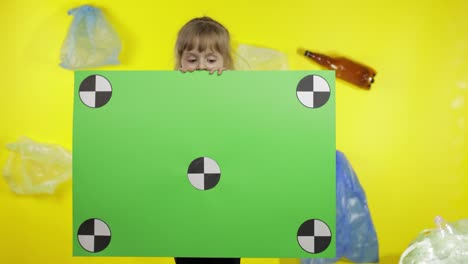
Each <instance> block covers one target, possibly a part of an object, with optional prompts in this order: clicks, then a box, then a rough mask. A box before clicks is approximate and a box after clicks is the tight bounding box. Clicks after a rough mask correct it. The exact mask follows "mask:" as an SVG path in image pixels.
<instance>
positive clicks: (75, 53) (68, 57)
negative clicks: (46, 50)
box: [60, 5, 122, 69]
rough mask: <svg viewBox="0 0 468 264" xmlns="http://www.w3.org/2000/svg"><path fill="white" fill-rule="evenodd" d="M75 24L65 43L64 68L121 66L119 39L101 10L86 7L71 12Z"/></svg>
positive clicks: (62, 55) (63, 50) (62, 57)
mask: <svg viewBox="0 0 468 264" xmlns="http://www.w3.org/2000/svg"><path fill="white" fill-rule="evenodd" d="M68 14H69V15H72V16H73V21H72V24H71V26H70V28H69V31H68V34H67V37H66V39H65V41H64V43H63V46H62V50H61V54H60V59H61V64H60V66H62V67H63V68H66V69H80V68H95V67H99V66H104V65H116V64H119V63H120V62H119V59H118V56H119V54H120V51H121V49H122V48H121V46H122V45H121V42H120V39H119V37H118V35H117V33H116V32H115V30H114V29H113V28H112V26H111V25H110V24H109V22H108V21H107V20H106V18H105V17H104V15H103V14H102V12H101V10H99V9H97V8H95V7H92V6H89V5H84V6H81V7H78V8H75V9H71V10H70V11H68Z"/></svg>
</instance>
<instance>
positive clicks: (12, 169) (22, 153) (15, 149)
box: [3, 137, 72, 194]
mask: <svg viewBox="0 0 468 264" xmlns="http://www.w3.org/2000/svg"><path fill="white" fill-rule="evenodd" d="M6 147H7V149H8V150H9V151H10V155H9V158H8V160H7V163H6V165H5V167H4V170H3V176H4V178H5V180H6V182H7V183H8V185H9V186H10V188H11V190H12V191H14V192H15V193H17V194H53V193H54V192H55V189H56V187H57V186H58V185H59V184H61V183H63V182H65V181H66V180H68V179H70V178H71V175H72V155H71V152H70V151H68V150H66V149H64V148H63V147H61V146H59V145H56V144H43V143H38V142H35V141H33V140H31V139H29V138H27V137H21V138H20V139H19V140H18V141H17V142H15V143H9V144H7V145H6Z"/></svg>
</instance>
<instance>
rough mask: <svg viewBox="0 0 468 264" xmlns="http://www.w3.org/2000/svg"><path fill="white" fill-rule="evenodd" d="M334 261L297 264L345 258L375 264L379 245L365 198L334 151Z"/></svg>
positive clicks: (343, 158)
mask: <svg viewBox="0 0 468 264" xmlns="http://www.w3.org/2000/svg"><path fill="white" fill-rule="evenodd" d="M335 237H336V258H333V259H321V258H315V259H301V264H328V263H335V262H337V261H338V260H340V259H341V258H343V257H344V258H346V259H348V260H350V261H352V262H355V263H377V262H378V261H379V243H378V240H377V234H376V232H375V228H374V224H373V223H372V219H371V216H370V212H369V208H368V206H367V200H366V195H365V193H364V190H363V188H362V186H361V184H360V183H359V180H358V178H357V175H356V173H355V171H354V169H353V168H352V167H351V164H350V163H349V161H348V160H347V159H346V156H345V155H344V154H343V153H342V152H340V151H336V236H335Z"/></svg>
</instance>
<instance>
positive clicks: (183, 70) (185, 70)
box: [179, 66, 195, 73]
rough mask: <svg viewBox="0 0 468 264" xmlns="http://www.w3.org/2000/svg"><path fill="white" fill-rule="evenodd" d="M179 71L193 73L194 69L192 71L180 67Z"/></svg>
mask: <svg viewBox="0 0 468 264" xmlns="http://www.w3.org/2000/svg"><path fill="white" fill-rule="evenodd" d="M179 70H180V71H181V72H182V73H186V72H193V71H195V69H192V68H183V67H182V66H181V67H180V68H179Z"/></svg>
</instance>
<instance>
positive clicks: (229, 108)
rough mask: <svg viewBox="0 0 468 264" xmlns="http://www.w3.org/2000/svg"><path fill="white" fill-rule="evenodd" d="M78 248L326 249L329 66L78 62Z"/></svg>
mask: <svg viewBox="0 0 468 264" xmlns="http://www.w3.org/2000/svg"><path fill="white" fill-rule="evenodd" d="M74 92H75V93H74V94H75V96H74V120H73V254H74V255H75V256H154V257H171V256H179V257H259V258H264V257H265V258H266V257H284V258H330V257H334V255H335V237H336V233H335V217H336V215H335V213H336V211H335V207H336V198H335V181H336V180H335V177H336V176H335V149H336V146H335V74H334V72H333V71H226V72H224V73H223V74H222V75H221V76H217V75H216V74H213V75H210V74H209V73H208V72H206V71H200V72H193V73H185V74H184V73H181V72H178V71H78V72H76V73H75V87H74Z"/></svg>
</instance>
